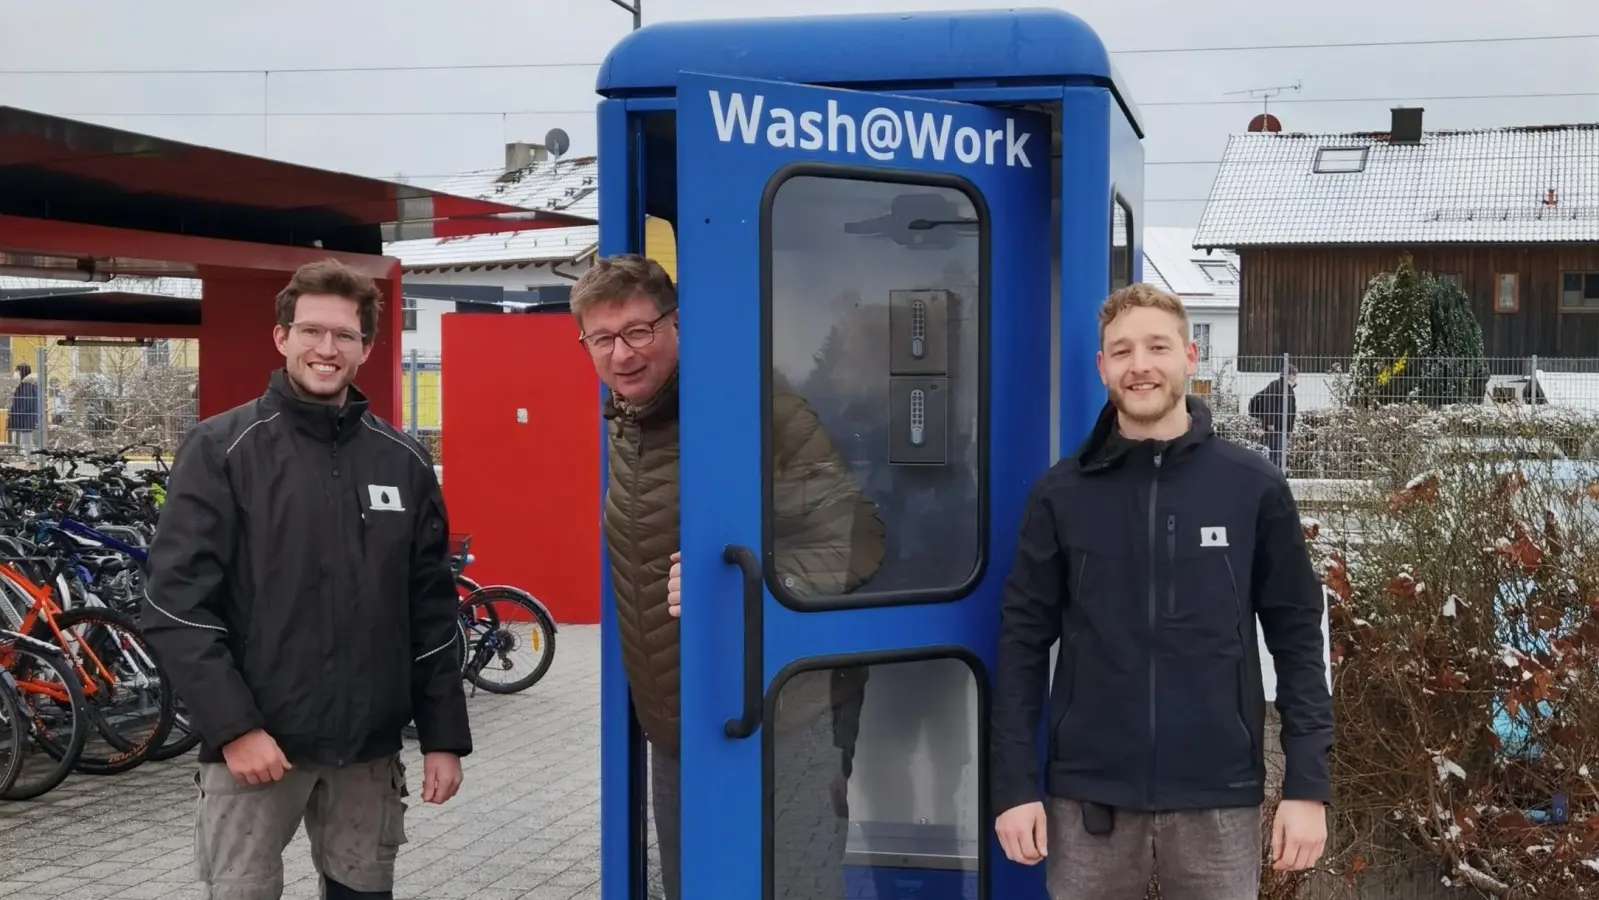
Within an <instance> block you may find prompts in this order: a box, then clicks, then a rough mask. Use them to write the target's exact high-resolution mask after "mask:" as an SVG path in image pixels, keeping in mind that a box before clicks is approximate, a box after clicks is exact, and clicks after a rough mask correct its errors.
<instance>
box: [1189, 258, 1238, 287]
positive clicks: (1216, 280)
mask: <svg viewBox="0 0 1599 900" xmlns="http://www.w3.org/2000/svg"><path fill="white" fill-rule="evenodd" d="M1196 265H1198V266H1199V271H1201V272H1203V273H1205V277H1206V278H1208V279H1210V283H1211V284H1237V283H1238V270H1237V269H1235V268H1233V265H1232V263H1229V262H1223V261H1221V260H1209V259H1203V260H1199V261H1198V262H1197V263H1196Z"/></svg>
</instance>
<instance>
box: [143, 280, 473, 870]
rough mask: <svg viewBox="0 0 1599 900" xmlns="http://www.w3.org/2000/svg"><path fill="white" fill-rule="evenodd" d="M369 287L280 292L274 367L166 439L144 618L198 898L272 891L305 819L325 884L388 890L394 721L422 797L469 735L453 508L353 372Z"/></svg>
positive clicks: (398, 831) (402, 777) (372, 331)
mask: <svg viewBox="0 0 1599 900" xmlns="http://www.w3.org/2000/svg"><path fill="white" fill-rule="evenodd" d="M380 310H381V295H380V293H379V291H378V287H377V285H376V284H374V283H373V281H372V279H370V278H368V277H367V276H365V275H363V274H361V273H359V272H357V271H355V270H352V269H350V268H348V267H346V266H344V265H343V264H341V263H339V262H336V261H333V260H328V261H325V262H319V263H312V264H310V265H306V266H303V267H302V268H301V269H300V270H299V271H297V272H296V273H295V274H294V277H293V278H292V279H291V280H290V281H289V284H288V286H286V287H285V288H284V289H283V290H282V291H281V292H280V293H279V294H278V297H277V325H276V327H274V328H273V330H272V336H273V340H274V342H275V343H276V344H277V349H278V352H280V353H282V354H283V358H284V366H283V368H281V369H278V370H276V371H274V372H273V373H272V375H271V378H270V379H269V381H268V384H267V389H266V392H265V393H264V394H263V395H262V396H260V397H258V398H257V399H255V400H252V401H250V402H249V403H246V404H244V405H242V406H237V407H234V408H233V409H230V410H228V411H226V412H224V413H221V414H220V415H217V416H213V417H211V418H208V419H206V420H205V421H203V422H201V423H200V424H199V425H197V426H196V427H195V429H194V430H193V431H192V432H190V434H189V436H188V438H187V439H186V440H185V441H184V443H183V446H182V447H181V448H180V449H179V451H178V454H177V458H176V460H175V461H174V464H173V467H172V474H171V477H170V479H169V483H168V489H167V499H166V504H165V506H164V507H163V508H162V511H161V519H160V523H159V525H158V526H157V530H156V536H155V541H154V542H153V544H152V546H151V548H150V562H149V568H150V575H149V582H148V589H147V591H146V595H145V599H144V610H143V615H142V622H143V625H144V629H145V633H146V634H147V635H148V637H149V640H150V643H151V645H152V646H153V647H154V648H155V651H156V653H158V654H159V655H160V656H161V658H162V661H163V662H164V663H165V664H166V669H167V672H168V675H169V677H170V679H171V683H172V684H173V686H174V687H175V688H176V691H177V694H178V696H179V697H180V698H181V699H182V700H183V702H184V704H185V705H186V706H187V708H188V711H189V716H190V719H191V722H192V723H193V726H194V727H195V728H196V729H198V731H199V733H200V737H201V745H200V770H199V772H197V773H196V774H195V783H196V785H197V786H198V788H199V791H200V802H199V809H198V812H197V821H196V824H195V854H196V864H197V868H198V872H199V877H200V880H201V881H202V882H203V883H204V885H205V887H206V894H205V896H207V897H209V898H214V900H276V898H278V897H281V896H282V893H283V851H284V848H286V847H287V846H288V845H289V841H290V840H292V839H293V838H294V834H295V832H296V830H298V829H299V827H300V824H301V822H302V821H303V822H304V824H305V829H306V833H307V835H308V836H309V837H310V839H311V858H312V861H313V862H314V863H315V864H316V868H317V871H318V873H319V874H320V875H321V876H322V896H323V897H324V898H326V900H357V898H366V900H390V898H392V897H393V893H392V892H393V887H394V866H395V859H396V856H397V855H398V853H399V850H400V845H401V844H404V843H405V842H406V837H405V813H406V804H405V801H404V799H403V798H404V797H406V796H407V795H408V793H409V791H408V786H407V780H406V771H405V764H404V762H403V761H402V759H401V757H400V750H401V740H400V730H401V728H402V727H404V726H405V724H406V723H407V722H411V721H413V718H414V721H415V722H416V728H417V734H418V737H419V740H420V741H421V745H422V754H423V758H422V800H423V802H425V803H443V802H445V801H447V800H449V799H450V798H451V797H452V796H454V795H455V792H456V790H457V789H458V788H459V787H460V786H461V777H462V776H461V757H463V756H466V755H467V754H468V753H470V752H471V751H472V735H471V730H470V729H469V727H468V724H467V714H466V695H465V693H464V692H463V690H462V687H461V671H460V661H459V659H458V658H457V654H456V653H455V650H454V648H455V642H456V641H457V640H458V633H459V632H458V625H457V622H456V607H457V604H458V600H457V596H456V592H455V582H454V577H453V575H452V573H451V570H450V563H449V532H450V528H449V523H448V521H447V519H446V516H445V509H444V499H443V497H442V496H441V494H440V490H439V482H438V478H437V476H436V475H435V473H434V470H433V465H432V462H431V461H430V460H429V458H428V456H427V451H426V450H424V449H423V448H422V447H421V446H420V445H418V444H417V443H416V442H415V441H413V440H412V439H411V438H410V437H408V436H406V435H405V434H404V433H403V432H401V431H398V430H396V429H395V428H393V427H392V426H390V425H389V423H388V422H385V421H383V420H382V419H380V418H378V417H377V416H375V415H373V414H372V412H371V411H370V410H369V409H368V406H367V399H366V397H365V396H364V395H363V394H362V393H361V392H360V390H358V389H357V388H356V387H355V385H354V384H353V382H354V381H355V374H356V371H357V370H358V369H359V368H360V366H361V364H362V363H364V362H366V359H367V356H368V355H369V354H371V352H372V341H373V339H374V338H375V337H376V335H377V333H378V331H377V328H378V314H379V312H380Z"/></svg>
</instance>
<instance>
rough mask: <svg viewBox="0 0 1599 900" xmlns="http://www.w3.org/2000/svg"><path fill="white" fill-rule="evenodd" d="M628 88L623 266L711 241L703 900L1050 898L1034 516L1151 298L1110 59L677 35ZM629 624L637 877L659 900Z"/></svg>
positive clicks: (869, 30)
mask: <svg viewBox="0 0 1599 900" xmlns="http://www.w3.org/2000/svg"><path fill="white" fill-rule="evenodd" d="M597 90H598V92H599V93H600V94H601V95H602V96H603V97H604V98H605V99H603V100H602V101H601V102H600V104H599V136H600V153H599V158H600V203H601V211H600V252H601V253H602V254H603V255H610V254H616V253H624V252H643V251H644V248H645V237H644V236H645V231H646V221H647V217H653V218H655V219H659V220H664V221H665V222H666V223H669V224H670V226H671V229H672V231H673V233H674V234H675V247H676V266H677V279H678V286H679V295H680V307H681V308H680V312H679V318H680V342H681V363H680V382H679V386H680V398H681V399H680V411H679V417H680V435H681V437H680V454H681V463H680V481H681V504H682V508H681V527H682V538H681V551H682V555H683V570H684V572H683V579H684V582H685V584H686V585H687V589H686V591H685V601H684V613H683V616H682V618H681V620H680V629H681V666H680V679H681V680H680V690H681V695H682V709H681V717H682V732H681V758H680V779H681V800H680V802H681V812H680V822H679V824H680V828H681V841H682V849H681V855H680V864H681V881H682V896H683V897H684V898H692V900H712V898H717V900H719V898H730V900H754V898H768V900H783V898H806V900H834V898H837V900H844V898H851V900H855V898H859V900H901V898H905V900H909V898H916V900H977V898H994V900H1001V898H1003V900H1011V898H1043V897H1044V896H1045V895H1044V890H1043V877H1042V876H1043V872H1042V867H1037V868H1029V867H1025V866H1019V865H1013V864H1011V863H1009V862H1008V861H1007V860H1006V859H1005V857H1004V854H1003V852H1002V851H1001V850H1000V849H999V847H998V844H997V842H996V841H995V840H994V837H993V817H994V815H995V813H996V811H995V810H992V809H990V808H989V803H988V784H987V779H988V769H989V762H988V756H987V745H988V685H989V682H990V671H991V667H992V665H993V662H994V652H995V634H996V630H997V625H998V607H999V603H1000V598H1001V594H1002V591H1003V582H1004V579H1005V576H1006V573H1007V571H1008V569H1009V567H1010V561H1011V554H1012V552H1013V549H1014V544H1015V534H1016V528H1017V526H1018V524H1019V517H1020V513H1021V509H1022V506H1023V503H1024V501H1025V500H1026V497H1027V494H1028V491H1029V488H1030V486H1031V484H1032V482H1033V480H1034V479H1035V478H1036V477H1037V476H1038V475H1039V474H1040V473H1042V472H1043V471H1044V470H1045V469H1046V468H1047V467H1048V466H1049V465H1050V464H1051V463H1052V462H1053V461H1054V460H1056V459H1057V458H1058V457H1059V456H1060V454H1061V453H1062V452H1063V451H1065V452H1070V450H1071V449H1072V448H1073V447H1075V446H1076V444H1077V443H1078V442H1080V441H1081V439H1082V438H1083V437H1084V436H1085V435H1086V434H1087V432H1088V429H1089V427H1090V425H1091V424H1092V421H1093V418H1094V416H1095V414H1096V413H1097V411H1098V409H1099V408H1100V406H1101V405H1102V403H1103V402H1104V389H1103V387H1102V386H1101V385H1100V383H1099V381H1098V377H1097V375H1096V374H1095V368H1094V353H1095V351H1096V350H1097V348H1098V324H1097V318H1096V311H1097V308H1098V305H1099V303H1100V302H1101V301H1102V300H1103V299H1104V298H1105V296H1106V294H1107V293H1108V292H1109V291H1111V290H1112V289H1114V288H1115V287H1118V286H1120V285H1123V284H1126V283H1128V282H1130V281H1135V280H1137V279H1138V278H1139V277H1140V272H1139V260H1140V258H1141V254H1140V253H1139V246H1140V243H1141V242H1140V240H1139V239H1138V232H1137V230H1136V225H1137V224H1138V222H1139V211H1140V209H1141V207H1142V198H1143V150H1142V145H1141V143H1140V142H1141V138H1142V127H1141V125H1140V124H1139V120H1138V116H1137V113H1136V110H1135V108H1134V106H1133V103H1132V100H1131V98H1130V97H1129V96H1128V94H1127V92H1126V91H1125V90H1124V89H1123V88H1122V86H1121V84H1120V82H1119V81H1118V80H1117V77H1116V75H1115V73H1114V71H1113V68H1112V66H1111V64H1110V61H1109V58H1108V56H1107V54H1106V51H1105V48H1104V46H1103V44H1102V43H1101V41H1100V40H1099V38H1098V37H1097V36H1096V35H1095V33H1094V32H1093V30H1092V29H1091V28H1089V27H1088V25H1086V24H1085V23H1084V22H1082V21H1081V20H1080V19H1078V18H1076V17H1074V16H1072V15H1070V14H1068V13H1065V12H1061V11H1058V10H1026V11H1015V10H1010V11H989V12H969V13H950V12H937V13H918V14H885V15H851V16H821V17H802V18H774V19H760V20H732V21H701V22H678V23H665V24H660V25H652V26H649V27H646V28H643V29H641V30H639V31H636V32H634V33H632V34H631V35H630V36H628V37H627V38H626V39H624V40H623V41H621V42H620V43H619V44H618V45H617V46H616V48H615V49H614V50H613V51H612V52H611V54H610V56H609V57H608V58H607V59H606V61H605V63H604V65H603V67H602V69H601V71H600V74H599V78H598V86H597ZM605 591H606V594H607V595H609V591H610V585H609V582H608V581H607V582H606V584H605ZM602 607H603V609H604V614H603V620H602V627H603V641H604V649H603V658H602V667H603V681H602V693H603V700H602V717H603V725H602V738H601V739H602V754H601V757H602V758H601V779H602V780H601V810H602V814H601V817H602V825H603V840H602V880H601V885H602V893H603V896H604V897H605V900H636V898H642V897H644V896H645V894H644V879H643V875H642V872H643V869H644V865H645V862H644V860H645V856H646V850H645V848H646V844H647V843H648V842H649V841H650V840H651V839H652V838H653V834H654V832H653V831H652V830H651V829H650V828H648V827H647V824H646V819H645V803H646V797H647V796H648V788H647V786H646V773H647V768H648V767H647V766H646V764H645V757H644V750H643V748H642V746H641V744H642V742H641V739H640V736H639V731H638V727H637V725H636V723H635V721H634V719H633V716H632V712H631V708H630V706H629V702H630V701H629V693H628V687H627V682H626V679H625V677H624V674H623V670H622V666H621V662H620V658H619V654H620V646H619V639H618V632H617V625H616V620H615V608H614V604H613V603H612V602H611V601H610V599H609V597H608V596H607V598H606V600H605V601H604V603H603V604H602Z"/></svg>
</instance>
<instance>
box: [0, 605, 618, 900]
mask: <svg viewBox="0 0 1599 900" xmlns="http://www.w3.org/2000/svg"><path fill="white" fill-rule="evenodd" d="M468 690H470V685H468ZM468 702H469V705H470V707H471V711H472V732H473V738H474V741H475V744H476V752H474V753H473V754H472V755H471V756H469V757H467V759H466V763H465V774H466V781H465V784H464V785H463V786H462V788H461V792H460V793H459V794H457V795H456V797H455V798H454V799H453V800H451V801H450V802H449V803H447V804H445V805H443V806H426V805H423V804H422V802H421V799H420V796H421V790H422V788H421V778H422V762H421V759H420V757H419V755H418V754H417V752H416V745H415V744H414V743H411V742H407V744H408V747H407V760H406V761H407V765H408V769H409V772H410V777H411V797H410V798H409V802H410V804H411V809H410V813H409V814H408V816H407V821H406V831H407V832H408V835H409V838H410V841H409V843H408V844H406V846H405V847H404V848H402V849H401V852H400V866H399V883H398V884H397V885H396V889H395V896H396V897H397V898H401V900H412V898H415V900H453V898H473V900H597V898H598V897H599V895H600V892H599V877H600V876H599V846H600V837H599V759H600V755H599V753H600V751H599V629H598V628H597V627H593V626H567V627H565V628H562V629H561V631H560V633H559V635H558V636H557V641H556V654H555V663H554V665H553V666H551V668H550V671H549V673H548V674H546V675H545V676H544V678H543V680H541V681H540V682H539V683H538V684H536V685H534V686H533V687H532V688H529V689H528V690H527V691H525V692H523V693H521V694H517V695H512V696H509V697H499V696H495V695H493V694H488V693H485V692H482V691H479V692H478V694H477V695H476V696H475V697H471V698H470V699H469V701H468ZM193 772H194V757H193V756H189V757H186V758H184V759H180V760H176V761H173V762H166V763H146V764H145V765H143V766H140V767H139V768H137V769H135V770H133V771H132V772H129V773H127V774H124V775H117V776H111V777H103V778H96V777H91V776H87V775H73V776H72V777H70V778H68V779H67V781H66V783H64V784H62V785H61V786H60V787H58V788H56V789H55V790H54V791H52V792H50V793H49V794H46V795H45V796H44V797H41V798H40V799H38V800H34V801H29V802H26V803H7V802H5V801H0V898H12V897H15V898H27V900H43V898H48V897H61V898H70V900H103V898H127V900H134V898H140V900H193V898H198V897H200V891H199V889H198V888H197V887H196V886H195V885H194V883H193V868H194V854H193V849H192V847H193V833H194V818H193V812H194V800H195V797H194V785H193V783H192V782H191V780H190V779H191V777H192V775H193ZM285 859H286V863H287V878H288V881H289V884H288V888H287V889H286V890H285V891H284V897H285V900H313V898H316V897H317V879H316V876H315V872H314V870H313V869H312V867H311V859H310V848H309V845H308V844H307V843H306V839H305V831H304V829H302V830H301V831H300V833H299V835H297V836H296V838H295V840H294V843H293V844H291V845H290V846H289V850H288V852H287V854H286V856H285Z"/></svg>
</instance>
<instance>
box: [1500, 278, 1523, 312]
mask: <svg viewBox="0 0 1599 900" xmlns="http://www.w3.org/2000/svg"><path fill="white" fill-rule="evenodd" d="M1519 309H1521V289H1520V285H1519V284H1518V282H1517V278H1516V273H1515V272H1500V273H1499V274H1498V275H1495V276H1494V312H1496V313H1513V312H1515V311H1517V310H1519Z"/></svg>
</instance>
